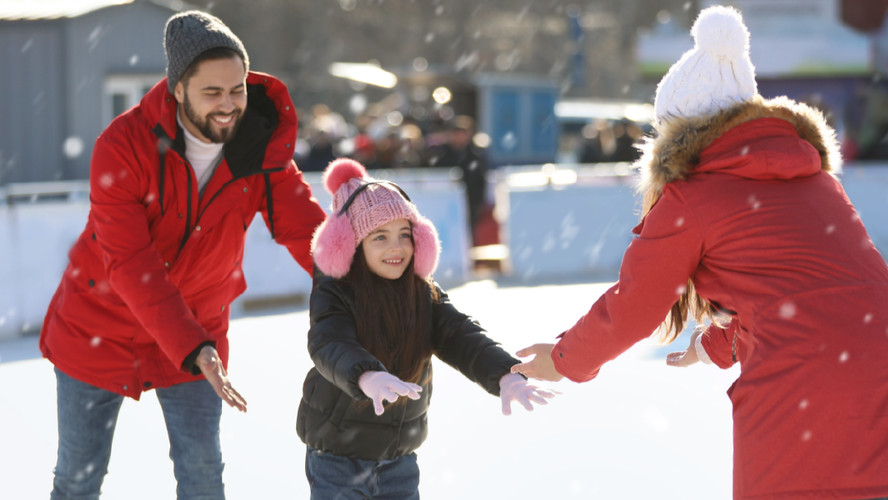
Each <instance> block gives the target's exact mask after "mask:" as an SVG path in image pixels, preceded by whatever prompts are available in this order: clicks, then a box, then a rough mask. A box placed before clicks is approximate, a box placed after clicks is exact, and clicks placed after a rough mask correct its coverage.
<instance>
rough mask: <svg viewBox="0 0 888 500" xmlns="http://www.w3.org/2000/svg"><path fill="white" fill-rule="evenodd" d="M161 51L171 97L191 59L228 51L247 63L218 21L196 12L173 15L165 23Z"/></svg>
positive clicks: (237, 43) (241, 49)
mask: <svg viewBox="0 0 888 500" xmlns="http://www.w3.org/2000/svg"><path fill="white" fill-rule="evenodd" d="M164 31H165V32H166V34H165V36H164V40H163V48H164V50H165V51H166V58H167V69H166V73H167V88H168V89H169V91H170V93H171V94H172V93H173V90H174V89H175V88H176V84H177V83H179V80H180V79H181V78H182V73H185V70H186V69H188V66H190V65H191V62H192V61H194V59H195V58H196V57H197V56H199V55H201V54H202V53H204V52H206V51H207V50H210V49H215V48H217V47H228V48H229V49H232V50H234V51H235V52H237V53H238V54H240V56H241V57H242V58H243V60H244V63H245V64H246V67H248V68H249V67H250V59H249V58H248V57H247V51H246V49H244V45H243V44H242V43H241V41H240V40H239V39H238V38H237V36H235V34H234V33H232V32H231V30H230V29H228V26H225V23H223V22H222V21H220V20H219V19H218V18H216V17H214V16H211V15H210V14H207V13H206V12H201V11H198V10H189V11H186V12H180V13H178V14H175V15H173V16H172V17H170V18H169V19H168V20H167V23H166V28H165V30H164Z"/></svg>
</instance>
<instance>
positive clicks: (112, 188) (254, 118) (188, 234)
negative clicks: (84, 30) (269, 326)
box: [40, 72, 325, 399]
mask: <svg viewBox="0 0 888 500" xmlns="http://www.w3.org/2000/svg"><path fill="white" fill-rule="evenodd" d="M247 91H248V99H247V101H248V105H247V109H246V111H245V112H244V116H243V121H242V122H241V125H240V127H239V129H238V132H237V135H236V136H235V138H233V139H232V140H231V141H230V142H229V143H227V144H226V145H225V147H224V159H223V161H222V163H221V164H220V165H219V166H218V167H217V168H216V170H215V172H214V174H213V177H212V178H211V179H210V181H209V182H208V184H207V185H206V187H205V188H204V191H203V194H202V195H199V194H198V185H197V179H196V178H195V176H194V173H193V170H192V169H191V167H190V166H189V165H188V163H187V160H186V159H185V152H184V149H185V146H184V137H183V133H182V131H181V129H179V128H178V125H177V122H176V109H177V103H176V100H175V98H174V97H173V96H172V95H171V94H169V93H168V92H167V84H166V80H162V81H161V82H159V83H158V84H157V85H155V86H154V88H153V89H152V90H151V91H150V92H149V93H148V94H147V95H146V96H145V97H144V98H143V99H142V101H141V103H140V104H139V105H137V106H135V107H134V108H132V109H130V110H129V111H127V112H126V113H124V114H122V115H121V116H119V117H118V118H116V119H115V120H114V121H113V122H112V123H111V125H109V126H108V128H107V129H106V130H105V131H104V132H103V133H102V135H100V136H99V138H98V139H97V141H96V144H95V148H94V151H93V157H92V164H91V166H90V213H89V219H88V221H87V224H86V229H84V231H83V233H82V234H81V235H80V238H79V239H78V240H77V242H76V243H75V244H74V246H73V248H72V249H71V251H70V253H69V258H70V264H69V265H68V267H67V269H66V270H65V273H64V276H63V277H62V280H61V284H60V285H59V288H58V290H57V291H56V293H55V295H54V296H53V298H52V302H51V303H50V305H49V310H48V312H47V314H46V318H45V320H44V323H43V330H42V332H41V336H40V348H41V350H42V352H43V355H44V356H45V357H46V358H48V359H49V360H50V361H52V362H53V363H54V364H55V366H56V367H57V368H59V369H60V370H61V371H63V372H65V373H66V374H68V375H70V376H72V377H74V378H76V379H79V380H81V381H84V382H87V383H90V384H92V385H95V386H97V387H101V388H103V389H107V390H109V391H113V392H115V393H118V394H123V395H125V396H130V397H132V398H135V399H139V396H140V395H141V393H142V392H143V391H146V390H149V389H152V388H156V387H168V386H170V385H173V384H177V383H181V382H187V381H192V380H196V379H198V378H200V377H201V376H200V375H195V373H199V371H197V370H194V369H193V367H192V366H183V365H189V364H190V363H185V361H186V358H188V357H189V354H191V353H192V352H193V351H195V349H197V348H198V347H199V346H201V345H202V344H205V343H210V344H214V345H215V347H216V349H217V350H218V351H219V355H220V357H221V358H222V361H223V364H224V365H226V366H227V363H228V339H227V331H228V319H229V307H228V306H229V304H231V302H232V301H233V300H234V299H235V298H236V297H237V296H238V295H240V294H241V293H242V292H243V291H244V289H245V288H246V282H245V280H244V276H243V272H242V269H241V262H242V259H243V253H244V239H245V236H246V232H247V228H248V226H249V225H250V223H251V222H252V221H253V218H254V217H255V214H256V213H257V212H261V213H262V215H263V217H264V219H265V222H266V225H267V226H268V228H269V230H270V231H271V234H272V236H273V238H274V239H275V241H277V242H278V243H279V244H281V245H284V246H286V247H287V249H288V250H289V251H290V254H291V255H292V256H293V257H294V258H295V259H296V260H297V261H298V262H299V264H300V265H301V266H302V267H303V268H304V269H305V270H306V271H308V272H311V269H312V264H311V256H310V254H309V247H310V241H311V235H312V232H313V231H314V229H315V227H316V226H317V225H318V224H320V223H321V222H322V221H323V219H324V217H325V215H324V211H323V209H322V208H321V207H320V206H319V205H318V203H317V200H315V198H314V197H313V196H312V193H311V188H310V187H309V185H308V184H307V183H306V182H305V181H304V180H303V179H302V174H301V173H300V172H299V170H298V169H297V168H296V165H295V164H294V163H293V160H292V158H293V151H294V146H295V140H296V128H297V121H296V112H295V110H294V108H293V103H292V101H291V100H290V97H289V93H288V91H287V88H286V87H285V86H284V84H283V83H282V82H280V81H279V80H277V79H275V78H274V77H271V76H269V75H265V74H261V73H255V72H250V73H249V74H248V76H247ZM282 279H286V278H285V277H282Z"/></svg>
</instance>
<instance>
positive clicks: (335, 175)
mask: <svg viewBox="0 0 888 500" xmlns="http://www.w3.org/2000/svg"><path fill="white" fill-rule="evenodd" d="M356 177H357V178H359V179H360V178H364V177H367V169H365V168H364V166H363V165H361V164H360V163H358V162H356V161H355V160H352V159H351V158H339V159H338V160H333V161H332V162H330V165H328V166H327V169H326V170H324V175H323V176H322V177H321V179H322V180H323V182H324V186H325V187H326V188H327V191H329V192H330V194H335V193H336V191H338V190H339V187H340V186H342V185H343V184H345V183H346V182H348V181H349V180H350V179H354V178H356Z"/></svg>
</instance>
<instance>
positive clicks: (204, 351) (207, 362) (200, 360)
mask: <svg viewBox="0 0 888 500" xmlns="http://www.w3.org/2000/svg"><path fill="white" fill-rule="evenodd" d="M196 364H197V367H198V368H200V371H201V372H203V374H204V377H206V378H207V380H208V381H209V382H210V385H212V386H213V389H215V390H216V394H218V395H219V397H220V398H222V401H224V402H225V403H226V404H227V405H228V406H230V407H232V408H237V409H238V410H240V411H242V412H246V411H247V400H245V399H244V397H243V396H241V395H240V393H239V392H237V391H236V390H235V389H234V387H232V386H231V381H229V380H228V374H227V373H226V372H225V367H223V366H222V360H221V359H219V353H218V352H216V348H215V347H213V346H210V345H207V346H204V347H203V348H201V350H200V354H198V355H197V361H196Z"/></svg>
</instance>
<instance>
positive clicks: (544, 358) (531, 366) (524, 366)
mask: <svg viewBox="0 0 888 500" xmlns="http://www.w3.org/2000/svg"><path fill="white" fill-rule="evenodd" d="M554 348H555V344H534V345H532V346H530V347H525V348H524V349H521V350H520V351H518V352H517V353H515V354H517V355H518V357H519V358H525V357H527V356H534V358H533V359H531V360H530V361H527V362H525V363H521V364H518V365H514V366H512V373H521V374H523V375H524V376H525V377H528V378H535V379H537V380H547V381H549V382H558V381H559V380H561V379H562V378H564V375H562V374H560V373H558V370H556V369H555V363H553V362H552V349H554Z"/></svg>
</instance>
